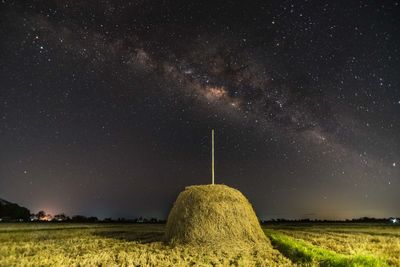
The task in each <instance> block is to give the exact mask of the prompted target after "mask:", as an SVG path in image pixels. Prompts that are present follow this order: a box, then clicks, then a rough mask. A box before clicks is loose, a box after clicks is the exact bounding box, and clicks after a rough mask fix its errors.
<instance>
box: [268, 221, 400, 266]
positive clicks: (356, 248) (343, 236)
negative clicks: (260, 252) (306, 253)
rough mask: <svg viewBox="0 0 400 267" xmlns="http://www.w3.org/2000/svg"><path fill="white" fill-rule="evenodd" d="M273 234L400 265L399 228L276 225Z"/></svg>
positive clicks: (385, 226) (381, 226)
mask: <svg viewBox="0 0 400 267" xmlns="http://www.w3.org/2000/svg"><path fill="white" fill-rule="evenodd" d="M269 228H270V229H274V232H275V233H281V234H285V235H286V236H289V237H292V238H294V239H296V240H299V239H300V240H304V241H306V242H307V243H308V244H312V245H313V246H316V247H318V248H321V249H324V250H328V251H334V252H336V253H340V254H342V255H348V256H356V255H374V257H375V258H380V259H385V261H386V262H387V264H388V265H389V266H400V226H399V225H397V226H395V225H382V224H355V225H354V224H348V225H343V224H341V225H312V224H310V225H303V226H294V225H291V226H290V225H286V226H285V225H280V226H275V227H274V226H270V227H269Z"/></svg>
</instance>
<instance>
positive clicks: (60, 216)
mask: <svg viewBox="0 0 400 267" xmlns="http://www.w3.org/2000/svg"><path fill="white" fill-rule="evenodd" d="M53 220H54V221H58V222H64V221H68V220H70V218H69V217H68V216H67V215H65V214H64V213H61V214H57V215H54V217H53Z"/></svg>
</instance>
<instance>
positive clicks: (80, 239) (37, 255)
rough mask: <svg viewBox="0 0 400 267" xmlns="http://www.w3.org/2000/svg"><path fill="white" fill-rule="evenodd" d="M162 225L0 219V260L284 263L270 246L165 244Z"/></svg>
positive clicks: (45, 263) (0, 262)
mask: <svg viewBox="0 0 400 267" xmlns="http://www.w3.org/2000/svg"><path fill="white" fill-rule="evenodd" d="M164 228H165V226H164V225H127V224H121V225H107V224H98V225H95V224H87V225H80V224H64V225H63V224H36V225H35V224H25V225H24V224H15V225H12V224H10V225H5V224H0V266H230V265H232V266H290V265H291V262H290V261H289V260H288V259H286V258H285V257H283V256H282V255H281V254H280V253H279V252H278V251H276V250H274V249H273V248H272V246H270V245H268V246H263V247H254V248H253V249H252V250H241V249H240V247H237V246H236V244H232V246H231V247H223V248H219V247H194V246H174V247H171V246H168V245H165V244H164V243H163V242H162V238H163V235H164Z"/></svg>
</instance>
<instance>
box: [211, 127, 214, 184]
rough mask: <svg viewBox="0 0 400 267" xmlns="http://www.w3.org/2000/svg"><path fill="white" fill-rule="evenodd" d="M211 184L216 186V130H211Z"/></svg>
mask: <svg viewBox="0 0 400 267" xmlns="http://www.w3.org/2000/svg"><path fill="white" fill-rule="evenodd" d="M211 140H212V141H211V182H212V184H214V181H215V176H214V129H212V130H211Z"/></svg>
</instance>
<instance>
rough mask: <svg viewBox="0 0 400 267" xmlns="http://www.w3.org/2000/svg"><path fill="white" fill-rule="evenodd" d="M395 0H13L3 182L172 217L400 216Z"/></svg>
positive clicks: (3, 67) (59, 206)
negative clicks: (213, 208)
mask: <svg viewBox="0 0 400 267" xmlns="http://www.w3.org/2000/svg"><path fill="white" fill-rule="evenodd" d="M399 17H400V3H399V1H348V0H346V1H342V0H338V1H312V0H308V1H307V0H300V1H281V0H279V1H272V0H270V1H245V2H244V1H206V0H205V1H186V0H176V1H166V0H164V1H159V0H153V1H145V0H133V1H127V0H114V1H110V0H100V1H94V0H93V1H90V0H79V1H78V0H48V1H22V0H21V1H9V0H2V1H1V2H0V36H1V37H0V197H1V198H4V199H6V200H9V201H12V202H16V203H19V204H21V205H24V206H26V207H28V208H29V209H31V211H38V210H40V209H44V210H45V211H47V212H50V213H52V214H56V213H60V212H64V213H66V214H68V215H75V214H84V215H88V216H89V215H91V216H99V217H100V218H101V217H120V216H123V217H127V218H135V217H137V216H146V217H159V218H166V216H167V214H168V211H169V209H170V207H171V205H172V203H173V201H174V200H175V198H176V196H177V194H178V193H179V192H180V191H182V190H183V189H184V187H185V186H187V185H192V184H207V183H210V181H211V170H210V168H211V164H210V143H211V129H215V131H216V137H215V141H216V182H217V183H223V184H227V185H229V186H232V187H235V188H238V189H239V190H241V192H243V193H244V194H245V195H246V196H247V197H248V199H249V200H250V201H251V203H252V204H253V206H254V208H255V210H256V212H257V214H258V216H259V217H260V218H263V219H271V218H320V219H344V218H356V217H361V216H371V217H389V216H400V204H399V203H400V194H399V192H400V23H399V20H398V18H399Z"/></svg>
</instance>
